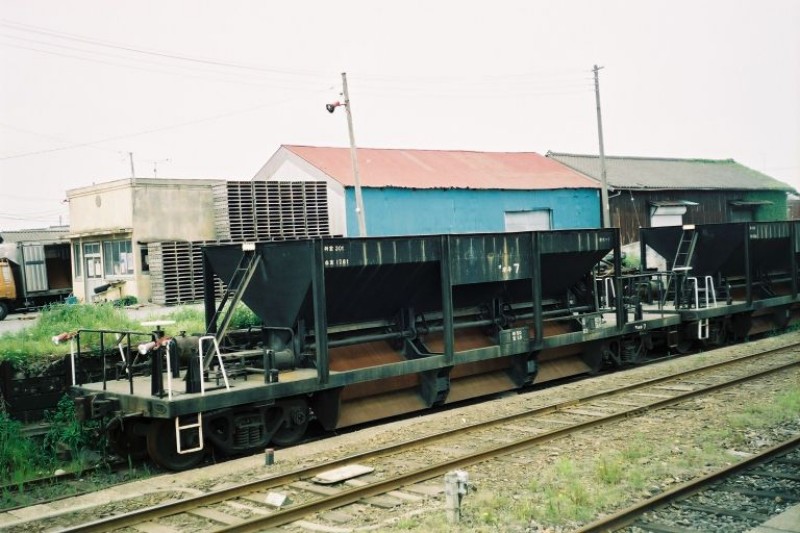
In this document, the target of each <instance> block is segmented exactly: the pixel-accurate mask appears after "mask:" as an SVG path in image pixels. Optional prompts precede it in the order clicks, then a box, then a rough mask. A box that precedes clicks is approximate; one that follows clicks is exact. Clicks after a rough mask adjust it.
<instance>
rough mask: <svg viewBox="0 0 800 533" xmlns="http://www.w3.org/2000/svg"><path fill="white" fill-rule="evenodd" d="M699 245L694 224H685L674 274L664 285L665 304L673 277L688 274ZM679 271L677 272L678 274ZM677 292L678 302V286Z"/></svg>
mask: <svg viewBox="0 0 800 533" xmlns="http://www.w3.org/2000/svg"><path fill="white" fill-rule="evenodd" d="M696 245H697V232H696V231H695V229H694V226H693V225H692V226H684V227H683V231H682V232H681V240H680V241H678V249H677V250H676V252H675V259H673V261H672V269H671V270H672V275H671V276H668V277H667V286H666V287H664V300H663V302H662V306H663V304H665V303H666V301H667V298H668V297H669V291H670V285H671V284H672V280H673V278H675V277H676V276H677V275H682V276H684V275H686V273H688V271H689V270H691V268H692V259H694V249H695V246H696ZM676 273H677V274H676ZM674 290H675V292H676V294H675V296H676V302H677V299H678V298H677V297H678V294H677V291H678V287H675V288H674Z"/></svg>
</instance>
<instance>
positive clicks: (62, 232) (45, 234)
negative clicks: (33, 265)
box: [0, 226, 69, 243]
mask: <svg viewBox="0 0 800 533" xmlns="http://www.w3.org/2000/svg"><path fill="white" fill-rule="evenodd" d="M67 233H69V226H55V227H51V228H41V229H23V230H15V231H0V237H2V239H3V242H5V243H10V242H57V241H60V240H64V239H65V238H66V236H67Z"/></svg>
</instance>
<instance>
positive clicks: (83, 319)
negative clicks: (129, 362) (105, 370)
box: [0, 303, 140, 364]
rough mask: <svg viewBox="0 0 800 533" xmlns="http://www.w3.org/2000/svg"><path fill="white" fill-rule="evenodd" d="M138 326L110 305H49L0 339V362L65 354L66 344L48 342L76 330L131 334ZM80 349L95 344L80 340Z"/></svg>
mask: <svg viewBox="0 0 800 533" xmlns="http://www.w3.org/2000/svg"><path fill="white" fill-rule="evenodd" d="M138 328H140V327H139V325H138V324H137V323H136V322H135V321H133V320H132V319H131V318H129V317H128V315H127V314H126V313H125V311H124V310H122V309H120V308H118V307H115V306H114V305H113V304H110V303H108V304H106V303H103V304H93V305H85V304H82V305H64V304H58V305H52V306H49V307H47V308H46V309H43V310H42V312H41V313H39V316H38V318H37V319H36V321H35V322H33V323H32V324H31V325H30V326H29V327H27V328H24V329H22V330H19V331H15V332H8V333H4V334H3V335H1V336H0V361H4V360H5V361H11V362H13V363H15V364H19V363H23V364H24V363H27V362H30V360H31V358H34V359H36V358H42V357H47V356H50V355H64V354H67V353H69V343H65V344H60V345H55V344H53V341H52V338H53V337H54V336H55V335H58V334H60V333H64V332H70V331H76V330H78V329H108V330H131V329H138ZM81 342H82V344H83V346H84V347H87V348H90V347H91V346H92V345H93V344H94V343H96V342H97V339H96V338H93V337H92V336H89V335H87V336H85V337H82V338H81Z"/></svg>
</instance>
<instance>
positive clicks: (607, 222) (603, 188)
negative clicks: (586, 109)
mask: <svg viewBox="0 0 800 533" xmlns="http://www.w3.org/2000/svg"><path fill="white" fill-rule="evenodd" d="M601 68H603V67H598V66H597V65H595V66H594V68H593V69H592V70H593V71H594V99H595V101H596V102H597V137H598V138H599V139H600V204H601V206H602V208H603V227H604V228H610V227H611V216H610V215H609V212H608V183H607V182H606V153H605V150H604V149H603V118H602V116H601V115H600V79H599V77H598V75H597V73H598V72H600V69H601Z"/></svg>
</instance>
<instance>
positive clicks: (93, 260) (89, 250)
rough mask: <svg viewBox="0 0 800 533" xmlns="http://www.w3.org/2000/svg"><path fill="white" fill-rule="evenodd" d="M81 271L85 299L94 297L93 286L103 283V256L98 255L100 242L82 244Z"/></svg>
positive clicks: (88, 299) (88, 300) (89, 299)
mask: <svg viewBox="0 0 800 533" xmlns="http://www.w3.org/2000/svg"><path fill="white" fill-rule="evenodd" d="M83 272H84V276H83V279H84V280H85V281H84V286H85V290H86V293H85V294H86V297H85V298H86V301H87V302H90V301H91V300H92V298H93V297H94V289H95V287H99V286H100V285H102V284H103V258H102V257H101V255H100V243H99V242H91V243H86V244H84V245H83Z"/></svg>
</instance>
